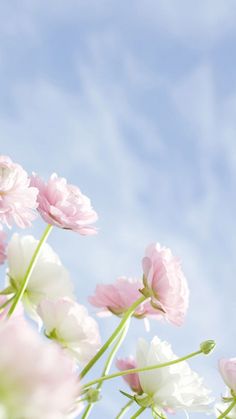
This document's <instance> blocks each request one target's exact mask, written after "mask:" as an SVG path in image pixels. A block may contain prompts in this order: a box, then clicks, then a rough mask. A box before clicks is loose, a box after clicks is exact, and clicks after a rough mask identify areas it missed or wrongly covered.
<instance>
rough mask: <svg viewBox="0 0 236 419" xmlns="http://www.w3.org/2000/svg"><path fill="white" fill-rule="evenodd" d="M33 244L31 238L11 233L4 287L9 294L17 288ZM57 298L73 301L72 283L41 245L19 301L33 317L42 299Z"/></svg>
mask: <svg viewBox="0 0 236 419" xmlns="http://www.w3.org/2000/svg"><path fill="white" fill-rule="evenodd" d="M37 244H38V240H36V239H35V238H34V237H33V236H20V235H19V234H13V236H12V238H11V240H10V242H9V245H8V250H7V258H8V266H9V269H8V272H7V285H9V284H10V285H11V286H12V288H13V291H17V290H18V289H19V286H20V284H21V283H22V280H23V278H24V276H25V273H26V270H27V268H28V266H29V263H30V260H31V258H32V255H33V253H34V251H35V249H36V247H37ZM59 297H71V298H73V284H72V282H71V280H70V276H69V273H68V271H67V270H66V269H65V268H64V266H63V265H62V263H61V261H60V259H59V257H58V256H57V254H56V253H55V252H54V251H53V250H52V248H51V247H50V246H49V245H48V244H47V243H45V244H43V246H42V248H41V251H40V254H39V257H38V259H37V262H36V264H35V266H34V269H33V272H32V274H31V276H30V280H29V283H28V285H27V288H26V290H25V293H24V296H23V299H22V302H23V304H24V307H25V308H26V310H27V311H28V313H29V314H30V315H31V316H32V317H33V318H34V317H35V315H36V308H37V306H38V304H39V303H40V302H41V301H42V300H43V299H45V298H50V299H56V298H59Z"/></svg>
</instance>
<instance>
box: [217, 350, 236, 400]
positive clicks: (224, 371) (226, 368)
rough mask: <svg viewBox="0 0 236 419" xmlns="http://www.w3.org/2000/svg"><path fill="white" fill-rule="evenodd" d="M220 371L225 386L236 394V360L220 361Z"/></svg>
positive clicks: (224, 359) (223, 359)
mask: <svg viewBox="0 0 236 419" xmlns="http://www.w3.org/2000/svg"><path fill="white" fill-rule="evenodd" d="M219 371H220V373H221V377H222V378H223V380H224V382H225V384H226V385H227V386H228V387H229V388H230V390H233V391H234V392H235V393H236V358H229V359H226V358H222V359H220V360H219Z"/></svg>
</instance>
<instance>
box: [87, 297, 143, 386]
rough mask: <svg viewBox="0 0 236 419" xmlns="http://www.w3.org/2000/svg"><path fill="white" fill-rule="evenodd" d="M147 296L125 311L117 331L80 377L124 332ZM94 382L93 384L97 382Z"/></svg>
mask: <svg viewBox="0 0 236 419" xmlns="http://www.w3.org/2000/svg"><path fill="white" fill-rule="evenodd" d="M146 299H147V298H146V297H145V296H143V295H142V296H141V297H140V298H139V299H138V300H137V301H135V302H134V303H133V304H132V305H131V306H130V308H129V309H128V310H127V311H126V312H125V313H124V316H123V317H122V320H121V322H120V323H119V325H118V326H117V328H116V329H115V331H114V332H113V333H112V335H111V336H110V337H109V339H108V340H107V341H106V342H105V343H104V345H103V346H102V347H101V349H100V350H99V351H98V352H97V353H96V355H95V356H94V357H93V358H92V359H91V361H90V362H89V363H88V364H87V365H86V366H85V367H84V369H83V370H82V371H81V373H80V378H81V379H82V378H83V377H85V375H86V374H87V373H88V372H89V371H90V370H91V368H92V367H93V365H94V364H95V363H96V362H97V361H98V360H99V359H100V358H101V356H102V355H103V354H104V352H105V351H106V350H107V349H108V348H109V347H110V346H111V345H112V343H113V342H114V341H115V340H116V338H117V337H118V336H119V334H120V333H121V332H122V330H123V328H124V327H125V325H126V323H127V322H128V320H129V319H130V318H131V316H132V315H133V313H134V312H135V310H136V308H137V307H138V306H139V305H140V304H142V303H143V302H144V301H145V300H146ZM103 379H104V377H101V378H100V379H99V381H96V382H100V381H103ZM96 382H95V383H93V384H96Z"/></svg>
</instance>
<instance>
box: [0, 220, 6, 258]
mask: <svg viewBox="0 0 236 419" xmlns="http://www.w3.org/2000/svg"><path fill="white" fill-rule="evenodd" d="M6 237H7V236H6V233H4V231H2V228H1V226H0V265H1V264H2V263H4V262H5V259H6Z"/></svg>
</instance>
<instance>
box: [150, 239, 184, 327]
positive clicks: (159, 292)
mask: <svg viewBox="0 0 236 419" xmlns="http://www.w3.org/2000/svg"><path fill="white" fill-rule="evenodd" d="M142 265H143V273H144V289H143V291H142V292H143V293H144V294H145V295H150V296H151V304H152V306H153V307H154V308H156V310H157V311H159V312H160V313H162V314H163V316H164V317H165V318H166V319H167V320H168V321H170V322H171V323H173V324H175V325H177V326H180V325H181V324H182V323H183V320H184V316H185V314H186V311H187V308H188V300H189V289H188V285H187V281H186V279H185V277H184V274H183V272H182V269H181V266H180V262H179V260H178V259H177V258H176V257H174V256H173V255H172V253H171V250H170V249H167V248H165V247H161V246H160V244H159V243H156V244H151V245H150V246H148V247H147V249H146V253H145V257H144V258H143V261H142Z"/></svg>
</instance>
